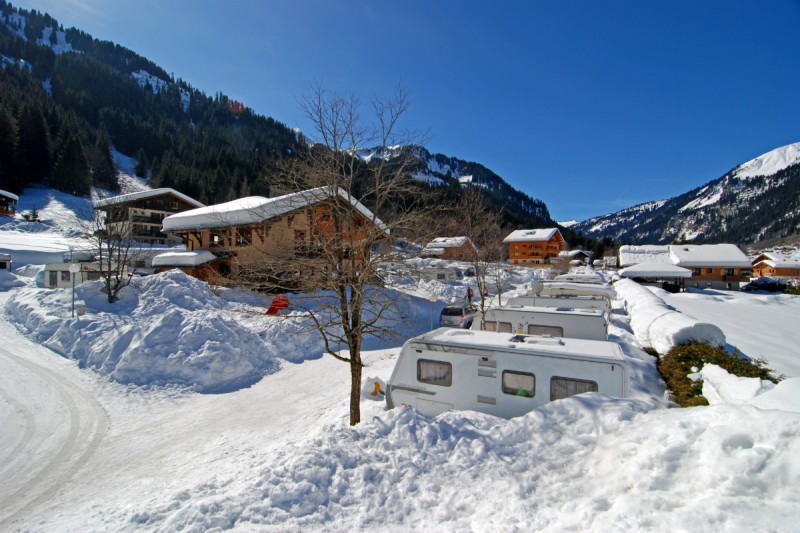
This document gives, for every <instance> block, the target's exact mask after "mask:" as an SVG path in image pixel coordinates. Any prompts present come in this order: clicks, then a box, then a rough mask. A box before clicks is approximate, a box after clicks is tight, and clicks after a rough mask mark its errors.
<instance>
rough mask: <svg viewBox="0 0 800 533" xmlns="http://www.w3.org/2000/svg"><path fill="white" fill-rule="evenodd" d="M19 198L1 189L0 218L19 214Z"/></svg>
mask: <svg viewBox="0 0 800 533" xmlns="http://www.w3.org/2000/svg"><path fill="white" fill-rule="evenodd" d="M17 202H19V196H17V195H16V194H14V193H10V192H8V191H4V190H1V189H0V216H5V217H13V216H14V215H15V214H16V213H17Z"/></svg>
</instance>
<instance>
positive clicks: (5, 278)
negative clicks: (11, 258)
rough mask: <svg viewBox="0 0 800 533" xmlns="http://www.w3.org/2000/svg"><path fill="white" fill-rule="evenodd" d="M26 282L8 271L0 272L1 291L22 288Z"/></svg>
mask: <svg viewBox="0 0 800 533" xmlns="http://www.w3.org/2000/svg"><path fill="white" fill-rule="evenodd" d="M23 285H25V282H24V281H22V280H21V279H19V278H18V277H17V276H15V275H14V274H13V273H11V272H9V271H8V270H0V291H7V290H9V289H13V288H14V287H22V286H23Z"/></svg>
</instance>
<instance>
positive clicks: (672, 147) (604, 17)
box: [12, 0, 800, 220]
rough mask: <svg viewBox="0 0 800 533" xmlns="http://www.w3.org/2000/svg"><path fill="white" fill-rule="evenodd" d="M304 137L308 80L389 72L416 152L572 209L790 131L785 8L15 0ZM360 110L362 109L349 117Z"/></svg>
mask: <svg viewBox="0 0 800 533" xmlns="http://www.w3.org/2000/svg"><path fill="white" fill-rule="evenodd" d="M12 3H13V4H14V5H15V6H18V7H23V8H26V9H31V8H34V9H37V10H39V11H43V12H48V13H50V14H51V15H52V16H54V17H55V18H56V19H58V20H59V22H61V23H62V24H64V26H67V27H68V26H75V27H78V28H80V29H83V30H84V31H86V32H88V33H90V34H92V35H93V36H94V37H96V38H100V39H106V40H112V41H114V42H116V43H118V44H120V45H122V46H125V47H127V48H130V49H132V50H134V51H135V52H137V53H139V54H141V55H143V56H145V57H147V58H149V59H151V60H153V61H154V62H155V63H156V64H158V65H160V66H162V67H163V68H164V69H165V70H167V72H171V73H173V74H174V75H175V77H179V78H182V79H184V80H186V81H187V82H189V83H190V84H191V85H193V86H194V87H196V88H198V89H201V90H203V91H204V92H206V93H209V94H214V93H216V92H222V93H225V94H227V95H228V96H230V97H232V98H235V99H238V100H241V101H243V102H244V103H245V105H247V106H248V107H251V108H252V109H254V110H255V111H256V112H258V113H260V114H264V115H268V116H272V117H274V118H276V119H277V120H280V121H281V122H283V123H285V124H286V125H288V126H290V127H300V128H301V129H303V130H306V131H308V130H309V124H308V123H307V122H306V120H305V119H304V117H303V116H302V113H301V112H300V110H299V108H298V105H297V100H298V97H299V96H300V95H302V94H303V93H304V92H306V91H307V90H308V87H309V84H310V83H312V82H314V81H315V80H319V81H321V82H322V83H323V84H324V85H325V86H327V87H329V88H330V89H332V90H336V91H341V92H352V93H355V94H357V95H359V96H360V97H361V98H362V99H363V100H364V101H368V100H369V99H370V98H371V97H372V96H374V95H378V96H381V95H384V96H385V95H388V94H390V93H391V91H392V90H393V88H394V87H396V86H397V84H398V83H400V84H402V85H403V86H404V87H406V88H407V89H408V90H409V91H410V93H411V101H412V106H411V109H410V111H409V112H408V114H407V116H406V120H405V122H404V126H405V127H408V128H410V129H414V130H417V131H425V130H429V131H430V135H431V136H430V140H429V142H428V143H427V147H428V149H430V150H431V151H433V152H441V153H444V154H447V155H453V156H457V157H460V158H462V159H466V160H468V161H476V162H479V163H482V164H484V165H486V166H487V167H488V168H490V169H492V170H493V171H494V172H496V173H497V174H498V175H500V176H501V177H503V178H504V179H505V180H506V181H508V182H509V183H510V184H512V185H513V186H514V187H516V188H518V189H520V190H522V191H524V192H526V193H527V194H529V195H531V196H533V197H534V198H540V199H542V200H544V201H545V202H546V203H547V205H548V207H549V209H550V212H551V215H552V216H553V217H554V218H555V219H556V220H569V219H578V220H584V219H586V218H589V217H591V216H595V215H600V214H605V213H610V212H614V211H617V210H619V209H623V208H625V207H630V206H632V205H635V204H638V203H641V202H645V201H650V200H658V199H663V198H668V197H671V196H675V195H678V194H681V193H683V192H686V191H688V190H690V189H692V188H694V187H696V186H699V185H702V184H704V183H705V182H707V181H710V180H712V179H715V178H718V177H720V176H721V175H723V174H724V173H725V172H727V171H728V170H730V169H731V168H733V167H734V166H736V165H738V164H739V163H742V162H744V161H747V160H749V159H752V158H753V157H756V156H758V155H760V154H762V153H764V152H767V151H769V150H772V149H774V148H777V147H779V146H783V145H786V144H790V143H793V142H798V141H800V30H798V28H800V1H798V0H794V1H791V0H770V1H768V2H740V1H733V0H726V1H722V0H720V1H711V0H672V1H669V2H657V1H650V0H631V1H623V0H615V1H607V2H601V1H596V0H595V1H556V0H551V1H539V0H529V1H506V2H503V1H498V2H488V1H471V0H458V1H449V0H447V1H445V0H427V1H417V0H410V1H409V0H407V1H402V2H388V1H374V2H367V1H349V0H340V1H332V0H331V1H323V0H315V1H311V0H309V1H306V0H228V1H224V2H223V1H210V0H113V1H103V0H95V1H89V0H25V1H20V0H17V1H14V0H12ZM364 111H365V112H366V111H367V110H366V109H365V110H364Z"/></svg>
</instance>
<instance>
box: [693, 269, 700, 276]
mask: <svg viewBox="0 0 800 533" xmlns="http://www.w3.org/2000/svg"><path fill="white" fill-rule="evenodd" d="M699 275H700V269H699V268H693V269H692V276H699Z"/></svg>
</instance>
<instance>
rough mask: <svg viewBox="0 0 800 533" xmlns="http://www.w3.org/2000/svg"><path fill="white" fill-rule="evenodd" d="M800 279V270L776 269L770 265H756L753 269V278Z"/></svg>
mask: <svg viewBox="0 0 800 533" xmlns="http://www.w3.org/2000/svg"><path fill="white" fill-rule="evenodd" d="M761 276H767V277H770V278H800V268H775V267H771V266H769V265H756V266H754V267H753V277H756V278H760V277H761Z"/></svg>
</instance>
